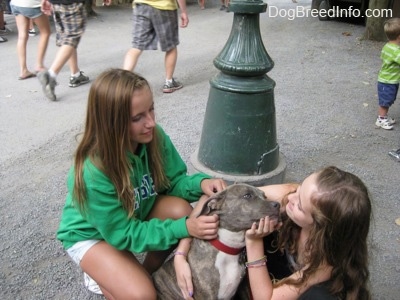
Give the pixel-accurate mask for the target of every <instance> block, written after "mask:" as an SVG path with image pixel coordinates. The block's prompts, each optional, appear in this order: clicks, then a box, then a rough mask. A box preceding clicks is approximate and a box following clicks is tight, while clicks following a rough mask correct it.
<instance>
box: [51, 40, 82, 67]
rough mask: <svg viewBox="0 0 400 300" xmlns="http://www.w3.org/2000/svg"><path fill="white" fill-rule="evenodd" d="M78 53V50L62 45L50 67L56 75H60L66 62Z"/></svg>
mask: <svg viewBox="0 0 400 300" xmlns="http://www.w3.org/2000/svg"><path fill="white" fill-rule="evenodd" d="M75 52H76V49H75V48H74V47H72V46H69V45H62V46H61V47H60V48H59V49H58V52H57V55H56V58H55V59H54V61H53V64H52V65H51V67H50V70H52V71H53V72H54V73H56V74H58V73H60V71H61V69H62V67H63V66H64V65H65V64H66V62H67V61H68V60H69V59H70V58H71V56H72V55H74V53H75Z"/></svg>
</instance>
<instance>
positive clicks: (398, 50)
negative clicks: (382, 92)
mask: <svg viewBox="0 0 400 300" xmlns="http://www.w3.org/2000/svg"><path fill="white" fill-rule="evenodd" d="M381 59H382V67H381V70H380V71H379V75H378V81H379V82H382V83H389V84H397V83H399V82H400V45H397V44H394V43H390V42H389V43H386V44H385V46H383V48H382V52H381Z"/></svg>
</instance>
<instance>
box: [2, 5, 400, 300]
mask: <svg viewBox="0 0 400 300" xmlns="http://www.w3.org/2000/svg"><path fill="white" fill-rule="evenodd" d="M268 3H269V5H270V6H274V7H276V8H278V9H282V12H284V11H285V10H286V11H289V10H290V9H294V8H295V7H296V6H304V7H310V5H311V0H303V1H302V0H299V1H298V3H297V4H296V3H292V1H289V0H287V1H282V0H280V1H278V0H271V1H268ZM96 11H97V12H98V13H99V15H98V16H97V17H96V18H90V19H89V22H88V28H87V31H86V33H85V35H84V37H83V38H82V42H81V44H80V46H79V65H80V67H81V69H82V70H83V71H84V72H85V73H86V74H87V75H88V76H90V77H91V79H94V78H95V77H96V76H97V75H98V74H99V73H100V72H102V71H103V70H104V69H106V68H110V67H120V66H122V62H123V57H124V55H125V52H126V50H127V49H128V48H129V47H130V40H131V38H130V36H131V22H130V16H131V9H130V7H129V5H119V6H112V7H99V8H97V9H96ZM188 12H189V19H190V24H189V27H188V28H185V29H181V30H180V39H181V45H180V46H179V48H178V51H179V58H178V64H177V68H176V72H175V74H176V77H177V78H178V80H180V81H182V82H183V84H184V88H183V89H182V90H179V91H177V92H175V93H173V94H169V95H166V94H162V92H161V86H162V83H163V80H164V67H163V59H164V56H163V53H161V52H160V51H152V52H144V53H143V55H142V57H141V58H140V61H139V64H138V66H137V69H136V71H137V72H139V73H141V74H142V75H144V76H145V77H146V78H148V79H149V81H150V83H151V84H152V87H153V90H154V95H155V103H156V116H157V120H158V122H159V123H160V124H161V125H162V126H163V127H164V128H165V129H166V131H167V133H169V135H170V136H171V138H172V140H173V141H174V143H175V144H176V146H177V148H178V150H179V151H180V153H181V155H182V157H183V158H184V160H185V161H186V162H187V163H188V164H189V170H190V172H193V171H195V170H194V169H193V167H191V165H190V159H189V158H190V156H191V155H192V153H194V151H195V150H196V149H197V147H198V145H199V140H200V135H201V130H202V123H203V117H204V112H205V108H206V103H207V98H208V91H209V79H210V78H211V77H212V76H214V75H215V74H216V73H217V72H218V70H217V69H216V68H215V67H214V66H213V63H212V61H213V59H214V58H215V56H216V55H217V54H218V53H219V51H220V50H221V49H222V47H223V45H224V44H225V42H226V40H227V39H228V36H229V33H230V28H231V26H232V16H233V14H232V13H225V12H221V11H219V2H218V1H216V0H214V1H209V2H207V3H206V9H205V10H204V11H202V10H200V9H199V7H198V6H197V4H195V3H191V4H189V6H188ZM5 17H6V21H7V23H8V26H9V28H11V29H12V30H13V33H11V34H9V35H8V36H7V38H8V39H9V41H8V42H7V43H2V44H0V54H1V56H0V57H1V59H0V65H1V74H0V141H1V142H0V215H1V216H0V228H1V229H0V239H1V241H2V242H1V243H0V257H1V266H0V298H1V299H10V300H11V299H101V297H98V296H95V295H92V294H90V293H89V292H87V291H86V290H85V289H84V288H83V286H82V283H83V280H82V275H81V272H80V271H79V270H78V268H77V267H76V266H75V265H73V263H71V261H70V260H69V259H68V257H67V256H66V255H65V253H64V251H63V250H62V248H61V245H60V243H59V242H58V241H57V240H55V231H56V230H57V226H58V222H59V217H60V213H61V209H62V206H63V203H64V198H65V192H66V188H65V176H66V173H67V171H68V168H69V167H70V165H71V162H72V156H73V152H74V149H75V147H76V143H75V135H76V134H77V133H79V131H80V130H81V126H82V123H83V118H84V115H85V110H86V98H87V93H88V89H89V87H90V85H84V86H81V87H78V88H75V89H71V88H69V87H68V77H69V70H68V68H67V67H65V68H64V69H63V70H62V72H61V73H60V74H59V76H58V81H59V85H58V86H57V88H56V94H57V97H58V99H59V100H58V101H57V102H50V101H48V100H47V99H46V98H45V97H44V96H43V95H42V92H41V88H40V85H39V83H38V81H37V79H29V80H25V81H19V80H17V77H18V61H17V55H16V42H17V33H16V32H17V29H16V25H15V20H14V19H13V17H12V16H9V15H6V16H5ZM260 30H261V34H262V37H263V40H264V44H265V47H266V49H267V51H268V53H269V55H270V56H271V57H272V59H273V60H274V62H275V67H274V68H273V69H272V71H271V72H269V73H268V75H269V76H270V77H271V78H272V79H274V80H275V81H276V88H275V105H276V118H277V133H278V143H279V146H280V149H281V152H282V153H283V154H284V155H285V157H286V161H287V172H286V180H285V181H300V180H302V179H303V178H304V177H305V176H306V175H308V174H309V173H311V172H313V171H315V170H316V169H318V168H320V167H322V166H326V165H337V166H338V167H341V168H343V169H346V170H348V171H351V172H354V173H355V174H357V175H358V176H360V177H361V178H362V179H363V180H364V181H365V182H366V184H367V186H368V187H369V189H370V192H371V195H372V198H373V201H374V206H373V208H374V221H373V225H372V228H371V238H370V253H371V268H370V270H371V286H372V290H373V295H374V296H373V299H382V300H383V299H385V300H391V299H393V300H394V299H398V295H399V294H400V287H399V285H398V282H400V266H399V262H400V247H399V246H400V245H399V244H400V240H399V233H400V227H399V226H398V225H396V224H395V219H396V218H397V217H400V213H399V211H400V210H399V204H400V200H399V197H400V196H399V195H400V187H399V177H400V163H397V162H395V161H393V160H391V159H390V158H389V156H388V155H387V152H388V151H389V150H390V149H392V148H398V147H399V146H400V142H399V140H400V125H398V124H397V125H395V129H394V130H392V131H384V130H383V129H375V128H374V122H375V118H376V110H377V100H376V88H375V84H376V76H377V72H378V70H379V68H380V59H379V53H380V50H381V47H382V46H383V43H378V42H371V41H363V40H360V38H359V37H360V36H361V35H362V33H363V30H364V27H362V26H359V25H352V24H348V23H340V22H334V21H332V22H320V21H319V20H318V19H317V18H312V17H308V18H303V17H299V18H295V19H294V20H289V19H288V18H287V17H268V14H262V15H260ZM37 40H38V37H33V38H30V40H29V43H28V62H29V66H30V67H32V70H33V67H34V65H33V63H34V57H35V54H36V48H35V47H36V44H37ZM54 40H55V36H54V34H53V35H52V36H51V38H50V43H49V47H48V52H47V56H46V62H47V65H48V66H49V65H50V63H51V61H52V59H53V58H54V55H55V52H56V47H55V43H54ZM390 114H391V115H392V116H393V117H394V118H396V119H400V108H399V103H395V105H394V106H393V107H392V108H391V109H390Z"/></svg>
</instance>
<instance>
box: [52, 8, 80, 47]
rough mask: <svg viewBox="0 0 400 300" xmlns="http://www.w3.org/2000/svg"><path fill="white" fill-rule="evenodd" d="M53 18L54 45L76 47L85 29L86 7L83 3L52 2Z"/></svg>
mask: <svg viewBox="0 0 400 300" xmlns="http://www.w3.org/2000/svg"><path fill="white" fill-rule="evenodd" d="M53 10H54V13H53V18H54V24H55V27H56V45H57V46H63V45H69V46H72V47H74V48H75V49H76V48H78V44H79V41H80V40H81V37H82V35H83V33H84V32H85V29H86V18H87V14H86V9H85V4H84V3H72V4H67V5H64V4H53Z"/></svg>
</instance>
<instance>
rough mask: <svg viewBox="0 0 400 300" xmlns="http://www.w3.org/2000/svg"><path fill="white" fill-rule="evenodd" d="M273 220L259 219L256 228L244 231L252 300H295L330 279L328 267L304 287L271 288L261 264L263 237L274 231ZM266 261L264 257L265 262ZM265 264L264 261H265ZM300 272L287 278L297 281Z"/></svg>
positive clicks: (264, 265) (266, 273)
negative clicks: (312, 287)
mask: <svg viewBox="0 0 400 300" xmlns="http://www.w3.org/2000/svg"><path fill="white" fill-rule="evenodd" d="M276 226H277V223H276V221H275V220H273V221H270V220H269V217H265V218H264V219H261V220H260V222H259V224H258V226H257V224H255V223H254V224H253V226H252V227H251V229H249V230H247V231H246V237H245V238H246V253H247V263H246V266H247V270H248V276H249V282H250V287H251V292H252V296H253V300H281V299H285V300H295V299H297V298H298V297H299V296H300V295H301V294H302V293H304V292H305V291H306V290H307V289H308V288H309V287H310V286H312V285H314V284H317V283H320V282H323V281H326V280H328V279H329V278H330V271H331V268H330V267H321V268H319V269H318V270H317V272H316V273H314V274H312V275H311V277H310V278H309V279H308V281H307V282H306V284H305V285H302V286H300V287H294V286H292V285H288V284H284V285H282V286H279V287H277V288H274V287H273V284H272V281H271V278H270V276H269V272H268V268H267V266H266V264H264V263H263V258H264V255H265V254H264V243H263V237H265V236H267V235H268V234H270V233H272V232H273V231H274V230H275V229H276ZM266 259H268V258H267V257H265V260H266ZM265 262H266V261H265ZM301 276H302V272H301V271H298V272H295V273H293V274H292V275H291V276H290V277H289V278H292V279H295V280H298V279H299V278H300V277H301Z"/></svg>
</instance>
